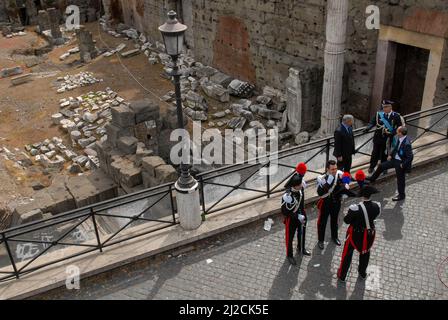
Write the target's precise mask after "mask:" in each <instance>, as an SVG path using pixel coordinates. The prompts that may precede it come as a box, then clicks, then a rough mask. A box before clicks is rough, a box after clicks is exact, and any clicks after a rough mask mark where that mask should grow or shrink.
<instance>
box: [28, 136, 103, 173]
mask: <svg viewBox="0 0 448 320" xmlns="http://www.w3.org/2000/svg"><path fill="white" fill-rule="evenodd" d="M25 150H26V152H27V153H28V154H29V155H30V156H31V157H33V159H34V162H35V163H39V164H41V165H42V166H43V167H44V168H49V169H59V170H60V169H63V168H64V167H65V165H66V164H67V165H68V164H69V163H72V165H71V166H70V167H69V168H68V170H69V172H70V173H81V172H82V168H85V169H86V170H89V169H91V167H92V165H94V163H95V162H94V159H89V158H86V159H82V158H83V156H79V155H78V154H77V153H76V152H74V151H73V150H71V149H70V148H68V147H67V146H66V145H64V143H63V140H62V139H61V138H58V137H53V138H52V139H51V140H50V139H46V140H45V141H42V142H37V143H33V144H31V145H26V146H25ZM84 158H85V157H84ZM81 160H82V161H81ZM87 162H89V164H87ZM74 169H76V170H74Z"/></svg>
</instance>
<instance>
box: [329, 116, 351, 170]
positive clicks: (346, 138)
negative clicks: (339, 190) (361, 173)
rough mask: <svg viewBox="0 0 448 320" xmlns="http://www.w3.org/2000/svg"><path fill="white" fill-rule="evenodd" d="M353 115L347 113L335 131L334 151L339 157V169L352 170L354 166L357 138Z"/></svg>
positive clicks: (337, 157)
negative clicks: (353, 158)
mask: <svg viewBox="0 0 448 320" xmlns="http://www.w3.org/2000/svg"><path fill="white" fill-rule="evenodd" d="M353 122H354V118H353V116H352V115H345V116H344V117H343V118H342V123H341V125H340V126H339V127H338V128H337V129H336V131H335V132H334V152H333V155H334V156H335V157H336V159H338V169H339V170H342V171H344V172H350V170H351V168H352V155H353V154H355V152H356V151H355V138H354V136H353Z"/></svg>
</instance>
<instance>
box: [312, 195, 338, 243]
mask: <svg viewBox="0 0 448 320" xmlns="http://www.w3.org/2000/svg"><path fill="white" fill-rule="evenodd" d="M317 208H318V209H319V213H318V218H317V237H318V240H319V241H320V242H323V241H324V239H325V229H326V228H327V221H328V217H329V216H330V227H331V237H332V238H333V239H337V238H338V216H339V211H340V210H341V202H339V201H336V202H335V201H332V199H330V198H326V199H320V200H319V202H318V203H317Z"/></svg>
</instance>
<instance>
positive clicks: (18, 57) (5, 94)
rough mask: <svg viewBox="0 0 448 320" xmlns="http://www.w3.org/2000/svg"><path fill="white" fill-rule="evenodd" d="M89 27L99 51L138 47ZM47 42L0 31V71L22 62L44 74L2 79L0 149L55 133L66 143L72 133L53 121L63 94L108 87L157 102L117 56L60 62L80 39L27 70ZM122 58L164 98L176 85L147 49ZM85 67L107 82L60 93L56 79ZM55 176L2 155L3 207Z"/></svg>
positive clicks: (13, 148) (0, 185) (128, 97)
mask: <svg viewBox="0 0 448 320" xmlns="http://www.w3.org/2000/svg"><path fill="white" fill-rule="evenodd" d="M86 27H87V29H88V30H90V31H91V32H92V34H93V36H94V39H95V40H96V42H97V43H96V46H97V48H99V49H102V48H107V47H110V48H115V47H117V46H118V45H119V44H121V43H126V44H127V47H126V49H125V50H131V49H134V42H133V41H131V40H126V39H123V38H114V37H112V36H110V35H108V34H107V33H105V32H103V31H102V30H101V31H100V28H99V25H98V24H97V23H91V24H88V25H87V26H86ZM100 33H101V38H100V37H99V34H100ZM45 45H46V43H45V40H44V39H42V38H41V37H39V36H38V35H37V34H36V33H34V32H32V30H31V29H30V28H29V29H28V30H27V35H26V36H23V37H14V38H12V39H7V38H5V37H3V36H1V35H0V69H3V68H6V67H13V66H18V65H19V66H21V67H22V68H23V69H24V73H30V72H34V73H35V74H36V73H37V74H38V75H40V76H37V77H35V78H34V80H33V81H31V82H28V83H25V84H22V85H19V86H12V85H11V82H10V78H5V79H0V147H7V148H8V149H10V150H11V151H13V152H14V151H16V152H17V150H20V151H24V149H23V148H24V146H25V145H27V144H32V143H36V142H40V141H43V140H45V139H47V138H52V137H54V136H58V137H61V138H63V139H64V140H65V141H66V142H68V140H67V139H68V137H66V135H65V134H64V133H63V132H62V131H60V130H59V128H58V126H55V125H53V124H52V122H51V115H52V114H54V113H57V112H58V111H59V100H60V99H62V98H68V97H77V96H79V95H81V94H84V93H87V92H90V91H98V90H104V89H105V88H107V87H110V88H111V89H112V90H114V91H116V92H118V94H119V95H120V96H121V97H123V98H125V99H126V100H127V101H130V100H136V99H142V98H150V99H155V100H158V98H157V97H155V96H154V95H152V94H150V93H148V92H147V91H146V90H145V89H143V88H142V87H141V86H140V85H139V84H138V83H137V82H136V81H135V80H134V79H132V77H131V76H130V75H129V73H128V72H127V71H126V69H125V68H124V66H123V65H122V64H121V63H120V60H119V59H118V57H117V56H116V55H114V56H112V57H108V58H107V57H102V56H100V57H98V58H96V59H95V60H93V61H92V62H91V63H89V64H85V65H82V64H80V62H79V61H78V62H76V61H77V60H79V54H74V55H71V56H70V57H69V58H68V59H66V60H64V61H60V60H59V57H60V56H61V55H62V54H63V53H65V52H67V50H68V49H71V48H74V47H76V46H77V41H76V37H73V38H72V39H71V40H70V42H69V43H68V44H66V45H63V46H61V47H57V48H55V49H54V50H53V51H51V52H49V53H48V54H47V55H45V57H46V59H42V60H43V62H42V63H41V64H39V65H37V66H34V67H32V68H31V69H30V68H27V67H26V62H27V61H28V60H29V59H30V58H31V56H27V55H26V54H29V53H32V52H33V50H34V49H36V48H39V47H43V46H45ZM121 61H122V63H123V64H124V65H125V66H126V68H127V69H128V70H129V71H130V72H131V73H132V74H133V75H134V77H135V78H136V79H137V80H138V81H139V82H140V83H141V84H143V86H145V87H146V88H148V89H150V91H152V92H153V93H154V94H155V95H156V96H158V97H161V96H163V95H165V94H166V93H167V92H168V91H170V90H172V89H173V87H172V84H171V83H170V81H168V80H166V79H164V78H162V77H160V74H161V73H162V71H163V70H162V66H161V65H160V64H157V65H151V64H149V63H148V61H147V57H146V56H145V55H144V54H143V53H141V54H139V55H137V56H134V57H131V58H128V59H121ZM82 71H89V72H92V73H93V74H94V76H95V77H96V78H101V79H103V80H104V81H103V82H100V83H97V84H95V85H92V86H89V87H81V88H77V89H75V90H73V91H70V92H65V93H62V94H58V93H57V92H56V88H55V82H56V80H57V78H58V77H62V76H65V75H69V74H77V73H79V72H82ZM159 102H160V101H159ZM165 106H166V104H165ZM162 112H163V110H162ZM16 148H17V149H16ZM51 178H52V176H51V175H48V174H47V175H43V174H42V173H41V172H40V171H38V170H37V171H36V170H31V171H30V170H26V171H24V170H21V169H19V168H17V167H16V166H14V163H13V162H11V161H7V160H5V159H4V158H3V157H0V208H2V206H3V207H4V206H6V204H8V203H10V202H11V201H21V200H20V199H21V198H23V197H29V196H31V195H32V189H31V188H30V185H31V182H33V181H39V182H41V183H42V184H44V185H49V184H50V183H51Z"/></svg>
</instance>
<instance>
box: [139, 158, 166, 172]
mask: <svg viewBox="0 0 448 320" xmlns="http://www.w3.org/2000/svg"><path fill="white" fill-rule="evenodd" d="M162 165H165V161H164V160H163V159H162V158H160V157H158V156H153V157H145V158H143V159H142V167H143V170H144V171H146V172H148V173H149V174H150V175H151V176H153V177H155V176H156V173H155V169H156V168H157V167H159V166H162Z"/></svg>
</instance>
